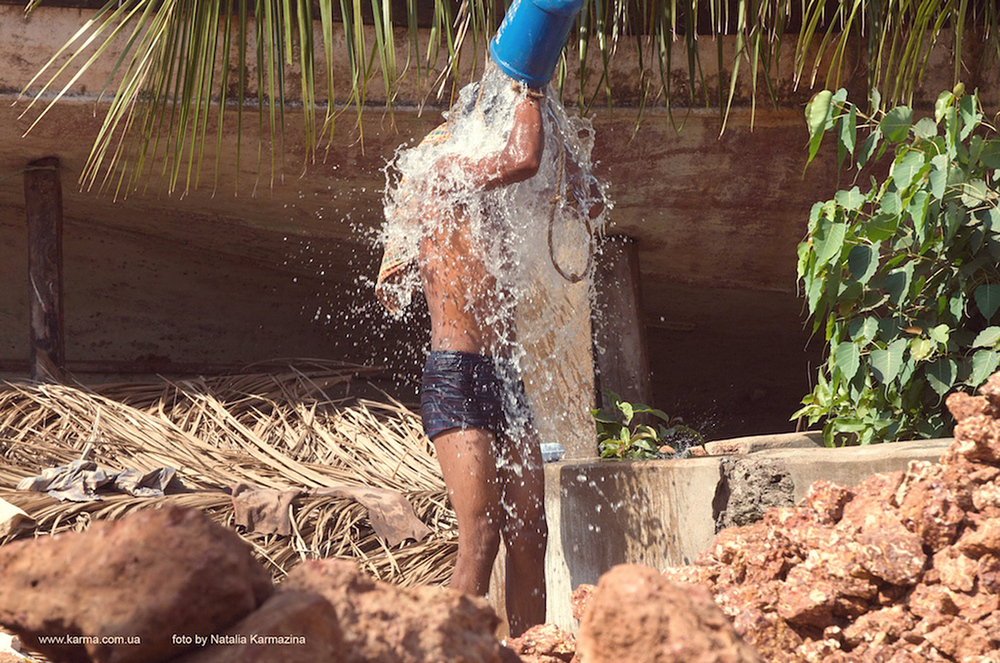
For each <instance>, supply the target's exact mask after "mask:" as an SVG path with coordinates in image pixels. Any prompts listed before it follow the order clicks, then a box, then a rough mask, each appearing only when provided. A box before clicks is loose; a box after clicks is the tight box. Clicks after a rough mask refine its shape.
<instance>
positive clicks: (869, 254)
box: [793, 84, 1000, 445]
mask: <svg viewBox="0 0 1000 663" xmlns="http://www.w3.org/2000/svg"><path fill="white" fill-rule="evenodd" d="M880 105H881V104H880V100H879V98H878V94H877V93H874V94H873V98H872V99H871V108H874V109H876V110H875V111H873V112H872V114H871V115H866V114H865V113H864V112H862V110H861V108H859V107H858V106H856V105H854V104H852V103H850V102H848V101H847V93H846V92H845V91H844V90H838V91H837V92H836V93H833V92H830V91H824V92H820V93H818V94H817V95H816V96H815V97H814V98H813V100H812V101H811V102H810V104H809V106H808V107H807V109H806V121H807V124H808V127H809V133H810V141H809V159H808V160H809V162H811V161H812V160H813V158H814V157H815V156H816V154H817V153H818V151H819V147H820V143H821V141H822V140H823V137H824V136H825V135H826V134H832V135H833V137H834V138H835V139H836V141H837V158H838V161H839V163H840V164H841V166H843V164H844V163H845V162H847V163H849V165H850V166H852V167H855V168H857V169H858V175H859V177H858V179H861V176H863V175H866V176H869V177H870V182H869V184H868V186H867V187H866V190H864V191H862V189H861V187H860V186H853V187H852V188H850V189H845V190H841V191H838V192H837V193H836V194H835V195H834V197H833V199H831V200H827V201H825V202H820V203H817V204H816V205H814V206H813V208H812V212H811V214H810V217H809V230H808V235H807V237H806V239H805V241H803V242H802V243H801V244H800V245H799V247H798V276H799V279H801V285H802V291H803V294H804V296H805V299H806V306H807V307H808V311H809V314H810V316H811V317H812V319H813V325H814V327H813V331H814V332H819V331H821V330H822V332H823V335H824V338H825V341H826V361H825V363H824V364H823V365H822V366H821V367H820V369H819V374H818V375H817V380H816V384H815V387H814V389H813V391H812V393H810V394H809V395H808V396H806V397H805V398H804V399H803V401H802V403H803V407H802V408H801V409H800V410H799V411H798V412H796V413H795V414H794V415H793V418H797V417H807V418H808V420H809V422H810V424H815V423H817V422H819V421H820V420H823V421H824V427H823V434H824V439H825V441H826V443H827V444H828V445H840V444H848V443H860V444H869V443H872V442H884V441H891V440H897V439H906V438H911V437H936V436H940V435H943V434H945V433H946V431H947V429H948V425H949V423H950V422H949V421H948V420H947V419H946V417H947V415H946V414H944V413H943V410H944V408H942V407H941V401H942V399H943V397H944V396H945V395H946V394H947V393H948V392H949V391H951V390H953V389H955V388H957V387H960V386H965V387H970V388H974V387H977V386H978V385H980V384H981V383H982V382H984V381H985V380H986V378H987V377H988V376H989V375H990V374H991V373H993V371H995V370H996V369H997V367H998V365H1000V352H998V351H1000V319H998V317H997V311H998V309H1000V209H998V197H1000V196H998V192H997V186H998V181H1000V179H998V170H997V169H1000V138H997V136H996V130H995V129H994V128H993V127H992V126H990V125H988V124H986V123H985V122H984V116H983V111H982V107H981V106H980V103H979V100H978V98H977V95H976V94H965V90H964V86H962V85H961V84H958V85H956V87H955V89H954V90H953V91H951V92H943V93H942V94H941V95H940V96H939V97H938V99H937V102H936V103H935V105H934V114H933V116H930V117H921V118H919V119H918V118H916V117H915V114H914V111H913V109H911V108H909V107H907V106H898V107H896V108H892V109H891V110H888V111H886V112H882V111H881V110H878V109H879V107H880ZM890 157H891V160H890ZM848 160H849V162H848ZM886 166H888V168H887V170H885V168H886ZM874 173H879V174H877V175H876V174H874Z"/></svg>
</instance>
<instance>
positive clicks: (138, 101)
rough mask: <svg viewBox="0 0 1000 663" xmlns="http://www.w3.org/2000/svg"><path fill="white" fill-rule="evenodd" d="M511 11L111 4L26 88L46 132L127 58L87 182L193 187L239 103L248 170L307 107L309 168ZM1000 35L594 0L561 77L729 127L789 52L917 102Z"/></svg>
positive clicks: (823, 75) (238, 0)
mask: <svg viewBox="0 0 1000 663" xmlns="http://www.w3.org/2000/svg"><path fill="white" fill-rule="evenodd" d="M38 4H39V0H32V2H31V3H30V4H29V7H28V10H29V11H30V10H31V9H33V8H34V7H36V6H37V5H38ZM501 10H502V3H496V2H489V1H487V0H461V2H458V0H405V12H403V11H396V12H395V13H394V10H393V2H392V0H367V2H365V1H363V0H339V1H338V2H337V3H336V4H335V3H334V1H333V0H255V1H253V2H251V0H108V2H107V4H106V5H105V6H104V7H103V8H102V9H100V10H98V11H97V12H95V13H94V15H93V16H92V17H91V18H90V19H89V20H88V21H87V22H86V23H85V24H84V25H83V26H82V27H81V28H80V30H79V31H78V32H77V33H76V34H75V35H74V36H73V37H72V38H71V39H70V40H69V41H68V42H67V43H66V44H65V45H63V46H62V47H61V48H60V49H58V51H57V52H56V53H55V54H54V55H53V57H52V58H51V59H50V60H49V61H48V62H47V63H46V64H45V65H44V66H43V67H42V69H41V70H40V71H39V72H38V74H37V75H36V76H35V77H34V78H33V79H32V80H31V81H30V82H29V83H28V84H27V85H26V86H25V94H27V95H28V96H30V97H31V99H30V102H29V103H28V104H27V107H26V108H25V112H26V113H32V114H34V118H33V121H32V123H31V126H34V125H35V124H36V123H37V122H38V121H40V120H41V119H42V118H43V117H44V116H45V115H46V113H47V111H48V110H49V109H50V108H51V107H52V105H53V104H55V103H58V102H59V101H60V100H61V99H63V98H64V97H65V95H66V94H68V93H70V91H71V90H72V89H73V86H74V84H75V83H76V82H77V81H78V80H79V78H80V76H82V74H83V73H84V72H86V71H87V70H88V69H89V68H90V67H91V66H92V65H93V64H94V62H96V61H97V60H99V59H102V58H107V57H112V56H114V54H117V62H116V64H115V66H114V68H113V73H112V75H111V76H110V77H109V80H108V82H107V86H106V90H105V91H106V92H107V93H108V94H109V97H110V104H109V107H108V112H107V115H106V117H105V120H104V123H103V126H102V128H101V130H100V132H99V134H98V136H97V138H96V140H95V143H94V148H93V150H92V152H91V154H90V156H89V158H88V160H87V163H86V166H85V168H84V169H83V172H82V175H81V182H82V184H83V186H84V187H85V188H92V187H100V188H105V189H107V188H112V187H113V188H114V189H115V190H116V191H119V192H126V191H128V190H130V189H131V188H134V187H135V186H137V185H138V184H139V183H140V182H141V181H142V180H143V179H144V178H146V177H147V176H148V175H150V174H151V173H153V171H154V164H159V167H158V170H159V174H160V175H161V176H162V177H163V178H164V179H165V180H166V187H167V189H168V190H169V191H174V190H177V189H181V190H185V191H186V190H188V189H190V188H192V187H196V186H198V184H199V174H200V173H201V171H202V169H203V168H204V165H205V160H206V159H207V158H210V157H209V156H207V155H206V149H205V148H206V145H205V143H206V141H207V140H208V136H209V135H213V134H214V135H215V143H216V145H215V152H216V157H215V158H216V171H215V172H216V174H215V177H216V181H217V180H218V159H219V153H220V152H221V148H222V142H223V135H224V123H225V119H226V116H227V113H226V109H227V108H233V109H235V116H236V117H235V122H236V133H237V138H236V140H237V145H236V152H237V155H236V156H237V166H238V164H239V160H240V158H241V156H242V149H243V134H244V133H245V131H246V130H247V128H248V127H247V124H246V123H245V122H244V118H243V112H244V110H245V109H251V110H253V109H255V110H256V113H257V133H258V136H257V137H256V138H257V160H258V168H257V171H258V173H259V174H264V175H266V176H268V177H269V180H270V181H271V182H272V183H273V182H274V180H275V178H276V177H279V176H280V175H281V174H282V173H283V172H284V171H285V169H286V167H287V165H288V164H285V163H284V158H285V150H284V147H283V146H284V143H285V139H286V137H285V126H286V115H285V113H286V110H288V109H291V108H293V107H294V108H297V109H298V110H296V112H301V113H302V114H303V121H302V125H303V132H304V134H305V136H304V138H305V141H304V142H305V144H306V150H305V159H306V163H309V162H310V161H311V160H313V159H315V158H316V154H317V150H318V149H319V148H320V147H321V146H322V145H323V144H324V142H325V143H326V144H327V145H329V140H330V138H331V137H332V135H333V131H334V127H335V126H336V124H337V122H336V120H337V117H338V116H339V115H340V114H341V113H343V112H344V111H345V110H347V109H348V108H350V109H352V111H353V115H354V118H355V123H354V126H355V128H356V129H357V130H358V131H359V132H360V130H361V128H362V124H361V116H362V112H363V110H364V109H365V108H366V107H368V106H370V105H371V104H372V103H373V102H374V103H377V104H379V105H382V106H384V107H385V108H388V109H390V110H391V109H392V107H393V106H394V104H395V100H396V98H397V93H398V91H399V89H400V87H399V86H400V84H401V82H403V81H407V80H410V79H412V78H415V79H416V82H417V89H418V90H419V91H420V92H418V94H419V95H429V94H433V93H436V94H437V96H438V98H442V97H445V98H446V99H445V101H447V97H450V94H452V93H454V91H455V90H456V89H457V86H458V85H459V84H460V83H462V82H464V80H466V79H467V78H468V79H471V78H473V77H475V76H476V75H477V73H478V72H477V69H478V67H479V63H480V62H481V61H482V59H483V57H485V56H484V54H485V50H486V43H487V40H488V38H489V37H490V36H491V35H492V33H493V31H494V30H495V29H496V27H497V25H498V24H499V22H500V20H501V19H502V11H501ZM404 14H405V15H404ZM338 23H339V25H338ZM998 30H1000V6H998V4H997V3H996V2H993V1H992V0H988V1H985V0H801V1H795V0H586V4H585V6H584V9H583V11H582V13H581V14H580V17H579V19H578V23H577V30H576V32H575V38H573V39H570V43H569V46H568V49H569V51H570V52H571V54H570V56H569V57H567V58H565V59H564V60H563V64H562V66H561V68H560V75H559V81H560V86H561V84H562V83H563V82H565V81H567V80H574V78H573V77H574V76H576V77H577V78H576V80H577V84H575V85H574V89H573V90H561V91H562V92H563V93H565V94H566V96H568V97H569V98H571V99H574V100H575V102H576V104H577V105H578V106H579V108H580V109H581V110H582V111H585V112H586V111H588V110H589V109H591V108H592V107H593V106H594V104H596V103H598V102H601V103H603V104H604V105H607V106H610V105H612V104H618V105H633V106H634V107H635V108H637V109H638V112H640V113H642V112H644V111H645V110H647V109H649V108H653V107H657V106H659V107H661V108H666V109H667V110H668V111H669V110H672V109H673V108H676V107H680V106H695V105H704V106H707V107H714V108H717V109H718V111H719V113H720V118H721V120H722V128H723V129H724V128H725V123H726V118H727V117H728V114H729V110H730V109H731V108H732V107H733V106H734V104H737V103H739V104H744V103H746V104H749V105H750V107H751V121H752V120H753V116H754V114H755V112H756V109H757V104H758V103H759V102H760V101H761V100H766V101H768V102H770V103H772V104H779V103H788V102H789V97H788V96H787V88H788V86H787V85H785V84H784V81H785V80H787V76H786V73H785V71H783V69H782V66H781V62H782V51H783V49H791V50H793V51H794V53H793V54H792V55H791V57H792V60H793V62H792V65H791V71H792V80H793V82H794V86H796V87H802V88H807V87H808V88H811V87H812V86H814V85H817V84H819V82H820V81H822V83H823V85H824V86H825V87H836V86H839V85H840V84H841V83H842V81H841V78H842V77H844V76H852V75H853V72H854V70H855V69H857V68H858V67H860V68H862V69H863V71H864V72H865V80H864V84H865V85H866V86H867V87H868V88H869V89H879V90H880V92H881V93H882V94H881V98H882V99H884V100H885V101H886V102H887V103H895V102H908V103H910V102H912V101H913V96H914V94H915V93H916V91H917V90H918V88H919V85H920V82H921V81H922V80H923V77H924V75H925V73H926V71H927V68H928V66H929V62H931V53H932V51H934V49H935V47H938V49H939V50H940V49H941V48H950V49H951V56H952V57H951V61H950V67H951V78H952V79H954V81H955V82H957V81H958V80H959V79H961V78H963V76H966V75H969V74H970V73H974V72H970V71H969V70H964V69H963V67H973V68H974V67H976V66H978V67H979V68H980V69H982V70H983V71H988V70H989V67H995V66H997V65H998V64H1000V33H998ZM970 31H971V32H970ZM338 33H339V35H340V37H338ZM970 34H971V36H970ZM792 35H794V36H792ZM709 41H711V42H714V43H712V44H711V45H709V44H708V43H707V42H709ZM341 42H342V46H339V45H338V44H339V43H341ZM626 42H631V43H632V44H633V45H634V47H632V48H628V47H624V44H625V43H626ZM968 44H976V45H980V44H982V45H984V46H985V49H984V53H983V54H982V55H983V57H982V58H979V61H980V62H981V63H980V64H978V65H976V64H975V63H970V61H968V59H963V53H964V50H963V49H965V48H967V45H968ZM573 51H575V56H574V55H573V54H572V52H573ZM712 51H714V57H713V56H712V55H710V53H711V52H712ZM619 60H621V61H622V62H621V63H619V62H618V61H619ZM713 60H714V63H713V62H712V61H713ZM622 67H624V69H622ZM340 78H346V79H347V80H346V83H344V84H343V85H340V80H339V79H340ZM324 79H325V80H324ZM292 81H295V82H294V83H293V82H292ZM318 87H319V88H320V89H321V90H323V93H321V94H317V88H318ZM782 90H784V92H782ZM783 94H784V95H785V96H784V97H783V96H782V95H783ZM802 96H808V95H807V94H806V93H805V92H803V93H802ZM424 98H426V97H424ZM792 99H793V100H798V97H792ZM799 101H800V100H799ZM319 113H323V115H322V121H320V120H319V119H318V118H319ZM668 115H669V114H668ZM29 130H30V129H29ZM359 137H360V138H362V139H363V134H361V133H359ZM237 186H239V183H238V182H237Z"/></svg>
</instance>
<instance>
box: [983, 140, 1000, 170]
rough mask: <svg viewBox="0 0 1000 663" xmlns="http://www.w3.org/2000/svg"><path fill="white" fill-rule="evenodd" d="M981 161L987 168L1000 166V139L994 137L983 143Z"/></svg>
mask: <svg viewBox="0 0 1000 663" xmlns="http://www.w3.org/2000/svg"><path fill="white" fill-rule="evenodd" d="M979 162H980V163H981V164H983V165H984V166H986V167H987V168H1000V139H998V138H993V139H991V140H988V141H985V142H984V143H983V151H982V152H980V153H979Z"/></svg>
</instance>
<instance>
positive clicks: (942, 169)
mask: <svg viewBox="0 0 1000 663" xmlns="http://www.w3.org/2000/svg"><path fill="white" fill-rule="evenodd" d="M950 164H951V161H950V160H949V159H948V155H946V154H938V155H936V156H934V157H932V158H931V172H930V174H929V176H928V181H929V183H930V185H931V195H932V196H934V197H935V198H937V199H938V200H942V199H943V198H944V194H945V190H946V188H947V186H948V168H949V166H950Z"/></svg>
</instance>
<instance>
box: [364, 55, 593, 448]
mask: <svg viewBox="0 0 1000 663" xmlns="http://www.w3.org/2000/svg"><path fill="white" fill-rule="evenodd" d="M523 94H524V92H523V91H522V90H520V89H518V88H517V86H515V85H513V82H512V80H511V79H510V78H509V77H507V76H506V75H505V74H504V73H502V72H501V71H500V70H499V69H498V68H496V67H495V66H489V67H487V70H486V72H485V73H484V75H483V78H482V79H481V80H480V81H478V82H476V83H473V84H470V85H468V86H466V87H465V88H464V89H463V90H462V91H461V93H460V94H459V98H458V101H457V103H456V104H455V105H454V106H453V107H452V108H451V109H450V110H449V111H448V112H447V113H445V118H446V124H445V125H443V127H442V128H441V129H443V130H437V131H435V132H432V133H431V134H430V135H429V137H428V138H426V139H425V140H424V141H422V142H421V143H420V144H419V145H417V146H415V147H402V148H400V149H399V150H397V153H396V155H395V157H394V158H393V159H392V160H391V161H390V163H389V165H388V167H387V168H386V177H387V186H386V192H385V200H384V202H385V217H386V219H387V221H386V223H385V226H384V228H383V230H382V233H381V236H380V241H381V243H382V244H383V245H386V246H390V247H392V249H391V250H393V251H397V252H399V254H400V255H401V256H403V258H402V260H406V259H415V258H416V257H417V256H418V254H419V246H420V241H421V239H422V238H424V237H426V236H428V235H431V234H435V233H437V232H439V231H440V230H442V227H441V226H442V224H454V223H461V224H467V227H466V228H465V229H464V230H465V232H466V233H467V234H468V236H469V237H471V238H472V244H473V245H474V246H475V254H476V255H475V256H469V257H468V258H467V259H476V260H482V263H483V265H484V266H485V269H486V270H487V272H488V273H489V275H490V276H491V277H492V278H493V279H495V280H496V283H497V285H498V291H499V293H500V294H499V296H498V297H497V298H496V302H497V306H496V307H495V310H492V311H489V312H484V314H485V315H486V320H485V322H486V324H488V325H493V326H495V328H498V329H499V328H503V327H504V326H505V325H504V323H505V321H507V320H514V321H516V324H515V325H514V326H513V327H511V332H510V333H507V334H503V335H502V337H501V339H500V341H499V343H498V345H499V346H500V347H497V348H492V349H491V354H497V355H503V356H509V357H512V358H514V359H515V361H516V362H517V364H518V365H519V368H520V373H521V375H522V376H523V379H524V381H525V384H526V389H527V391H528V395H529V399H530V401H531V404H532V410H533V413H534V418H535V425H536V428H537V429H538V432H539V434H540V437H541V440H542V443H543V445H546V446H549V447H550V448H551V445H553V444H560V443H562V442H564V441H565V440H567V439H569V438H571V436H585V437H577V439H593V436H594V430H593V425H592V423H591V422H590V420H589V414H588V413H587V408H589V407H590V406H591V401H592V394H593V390H594V377H593V365H592V360H591V348H590V345H591V331H590V311H591V297H592V284H591V279H590V276H591V271H592V270H591V269H590V267H591V260H592V258H593V253H594V251H595V248H596V237H597V236H598V235H599V234H600V233H601V231H602V230H603V227H604V223H605V220H606V218H607V212H608V210H610V207H611V202H610V200H608V198H607V194H606V191H607V186H606V184H605V183H604V182H602V181H600V180H598V179H597V178H595V177H594V175H593V173H592V162H591V150H592V149H593V145H594V130H593V127H592V126H591V124H590V122H589V121H588V120H585V119H581V118H578V117H570V116H569V114H568V113H567V112H566V109H565V108H564V107H563V105H562V104H561V103H560V102H559V100H558V93H557V92H556V90H554V89H552V90H550V91H549V93H548V94H547V96H546V99H545V100H544V101H543V102H542V115H543V131H544V136H545V145H544V149H543V154H542V162H541V165H540V167H539V169H538V172H537V174H536V175H535V176H534V177H531V178H529V179H527V180H525V181H523V182H520V183H517V184H512V185H509V186H504V187H498V188H496V189H493V190H492V191H488V192H484V191H482V190H480V189H479V188H477V187H476V186H474V185H472V184H470V182H469V178H468V176H467V173H466V172H465V170H464V169H463V168H462V166H461V164H460V161H461V159H463V158H464V159H470V160H478V159H481V158H483V157H486V156H488V155H491V154H495V153H497V152H499V151H501V150H502V149H503V148H504V146H505V144H506V142H507V138H508V136H509V134H510V131H511V127H512V125H513V118H514V109H515V106H516V105H517V103H518V101H519V100H520V99H521V98H522V95H523ZM441 178H443V180H444V181H445V183H446V184H445V186H442V185H441ZM595 206H597V209H602V208H603V210H604V211H603V212H602V213H601V215H600V216H598V217H597V218H596V219H594V220H593V221H591V220H590V218H589V215H588V210H589V209H591V208H593V207H595ZM455 210H463V211H464V213H461V214H455V213H454V211H455ZM445 230H447V228H445ZM419 287H420V276H419V273H418V271H417V270H416V269H409V270H406V271H405V272H403V273H402V274H401V275H400V276H399V277H398V278H397V279H396V280H395V282H394V284H393V285H392V286H391V288H390V291H391V292H390V296H391V297H392V298H393V299H394V300H395V305H396V306H397V307H398V309H399V310H400V311H404V312H405V310H406V307H407V306H408V305H409V302H410V299H411V296H412V294H413V292H414V290H416V289H417V288H419ZM470 292H471V288H470ZM470 299H471V298H470ZM471 303H472V302H471V301H469V302H468V304H469V305H471ZM507 326H509V325H507ZM515 330H516V331H515ZM543 448H544V447H543Z"/></svg>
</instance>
